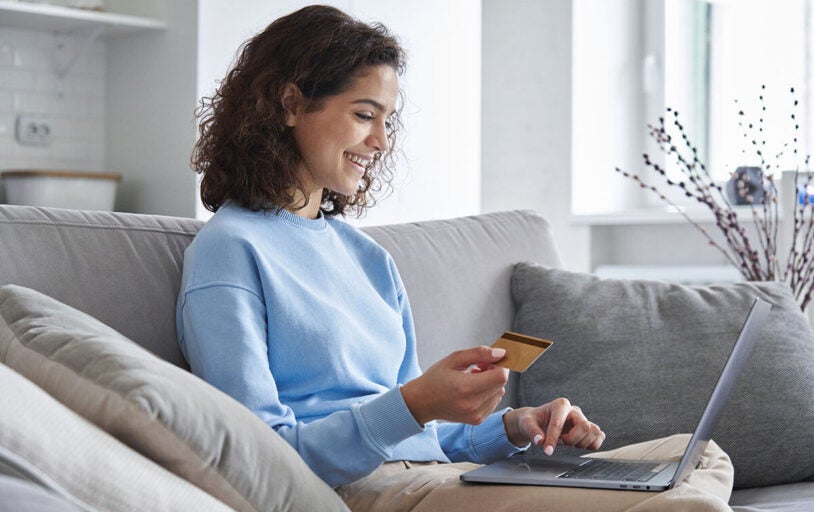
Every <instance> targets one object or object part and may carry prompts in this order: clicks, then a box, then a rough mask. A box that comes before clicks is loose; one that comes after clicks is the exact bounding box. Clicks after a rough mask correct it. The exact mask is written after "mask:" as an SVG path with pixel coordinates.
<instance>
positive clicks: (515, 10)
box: [482, 0, 590, 271]
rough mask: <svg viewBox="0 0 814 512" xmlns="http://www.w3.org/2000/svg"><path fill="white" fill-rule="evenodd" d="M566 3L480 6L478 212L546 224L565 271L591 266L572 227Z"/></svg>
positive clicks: (580, 234) (581, 232) (578, 229)
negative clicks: (531, 214)
mask: <svg viewBox="0 0 814 512" xmlns="http://www.w3.org/2000/svg"><path fill="white" fill-rule="evenodd" d="M571 9H572V3H571V1H570V0H549V1H546V2H540V1H538V0H522V1H521V0H513V1H505V0H484V2H483V194H482V198H483V199H482V200H483V210H484V211H496V210H510V209H519V208H528V209H532V210H535V211H537V212H539V213H540V214H541V215H543V216H544V217H545V218H546V219H548V221H549V222H550V223H551V225H552V228H553V231H554V239H555V240H556V242H557V246H558V248H559V250H560V253H561V256H562V259H563V262H564V264H565V266H566V267H567V268H569V269H571V270H577V271H585V270H588V269H589V266H590V261H589V260H590V258H589V256H590V246H589V242H590V239H589V229H588V228H587V227H586V226H584V225H582V226H580V225H574V224H573V223H572V222H571V168H572V151H571V144H572V139H571V132H572V130H571V123H572V115H571V102H572V92H571V84H572V78H571V71H572V69H571V54H572V30H571Z"/></svg>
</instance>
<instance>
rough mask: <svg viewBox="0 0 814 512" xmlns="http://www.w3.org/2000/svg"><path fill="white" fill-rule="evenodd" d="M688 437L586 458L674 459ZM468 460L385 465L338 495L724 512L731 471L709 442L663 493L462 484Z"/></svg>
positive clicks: (501, 506) (430, 511)
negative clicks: (693, 463)
mask: <svg viewBox="0 0 814 512" xmlns="http://www.w3.org/2000/svg"><path fill="white" fill-rule="evenodd" d="M688 441H689V436H688V435H686V434H680V435H676V436H671V437H667V438H664V439H657V440H654V441H648V442H645V443H638V444H634V445H630V446H626V447H623V448H618V449H616V450H612V451H606V452H601V453H596V454H593V456H599V457H607V458H619V459H643V460H646V459H653V460H678V459H680V458H681V455H682V454H683V453H684V448H685V447H686V446H687V442H688ZM476 467H478V466H477V465H476V464H471V463H454V464H439V463H434V462H431V463H427V462H423V463H421V462H419V463H414V462H388V463H386V464H384V465H383V466H382V467H380V468H379V469H377V470H376V471H374V472H373V473H371V474H370V475H368V476H366V477H365V478H362V479H360V480H358V481H356V482H353V483H351V484H347V485H343V486H340V487H338V488H337V492H338V493H339V495H340V496H341V497H342V499H343V500H345V503H347V504H348V506H349V507H350V509H351V510H352V511H354V512H363V511H364V512H367V511H381V512H385V511H386V512H398V511H407V510H410V511H415V512H447V511H456V510H462V511H464V510H465V511H467V512H477V511H488V512H499V511H512V512H524V511H557V512H568V511H575V512H577V511H578V512H586V511H597V512H600V511H601V512H606V511H621V510H625V511H630V512H644V511H651V510H652V511H670V512H672V511H691V512H703V511H713V510H715V511H727V510H731V509H730V508H729V506H728V505H727V502H728V501H729V496H730V494H731V491H732V481H733V474H734V471H733V469H732V464H731V462H730V460H729V456H728V455H727V454H726V453H724V452H723V450H721V449H720V448H719V447H718V445H717V444H715V443H714V442H712V443H710V445H709V447H708V449H707V451H706V453H705V454H704V457H703V460H702V461H701V465H700V466H699V467H698V469H696V470H695V471H693V473H692V474H691V475H690V476H689V478H687V479H686V480H685V481H684V482H683V483H682V484H681V485H679V486H677V487H675V488H674V489H670V490H668V491H664V492H658V493H655V492H643V491H621V490H619V491H616V490H601V489H570V488H565V487H542V486H530V485H493V484H472V483H464V482H462V481H461V480H460V479H459V478H458V476H459V475H460V474H461V473H463V472H465V471H469V470H470V469H474V468H476Z"/></svg>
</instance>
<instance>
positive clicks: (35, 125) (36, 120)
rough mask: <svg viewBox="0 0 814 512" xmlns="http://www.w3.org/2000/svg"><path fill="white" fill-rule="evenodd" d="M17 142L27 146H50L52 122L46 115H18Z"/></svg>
mask: <svg viewBox="0 0 814 512" xmlns="http://www.w3.org/2000/svg"><path fill="white" fill-rule="evenodd" d="M16 133H17V142H19V143H20V144H23V145H25V146H48V145H50V144H51V139H52V135H53V134H52V131H51V123H50V121H49V120H48V118H47V117H45V116H38V115H25V114H20V115H18V116H17V127H16Z"/></svg>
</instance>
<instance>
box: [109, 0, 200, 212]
mask: <svg viewBox="0 0 814 512" xmlns="http://www.w3.org/2000/svg"><path fill="white" fill-rule="evenodd" d="M131 3H132V4H136V5H141V3H136V2H131ZM197 4H198V3H197V1H196V0H172V1H169V2H166V5H164V7H165V8H166V11H165V12H164V13H163V14H164V15H165V16H166V18H165V19H166V22H167V29H166V30H163V31H158V32H149V33H142V34H136V35H132V36H125V37H121V38H116V39H112V40H110V41H109V42H108V47H107V69H108V75H107V91H108V95H107V107H106V110H107V138H106V141H107V150H108V158H107V161H108V166H109V168H110V169H111V170H113V171H116V172H120V173H122V174H123V175H124V177H125V178H124V180H123V181H122V183H121V185H120V193H119V209H121V210H122V211H134V212H140V213H158V214H164V215H178V216H185V217H191V216H193V215H194V212H195V194H194V190H195V175H194V174H193V172H192V171H191V170H190V166H189V157H190V150H191V148H192V145H193V143H194V141H195V125H194V120H193V110H194V109H195V98H196V95H195V93H196V89H195V85H196V82H195V77H196V66H197V62H196V41H197V24H196V23H195V20H197V16H198V9H197ZM150 5H151V4H150V3H149V2H145V3H144V4H143V5H141V6H142V7H144V8H146V7H149V6H150ZM156 7H160V5H159V4H156Z"/></svg>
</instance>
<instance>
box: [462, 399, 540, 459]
mask: <svg viewBox="0 0 814 512" xmlns="http://www.w3.org/2000/svg"><path fill="white" fill-rule="evenodd" d="M510 410H511V409H510V408H506V409H503V410H502V411H497V412H493V413H492V414H490V415H489V417H488V418H486V419H485V420H484V421H483V423H481V424H480V425H477V426H474V427H472V434H471V435H472V437H471V439H472V449H473V450H474V452H475V455H476V456H477V458H478V462H480V463H482V464H485V463H489V462H492V461H495V460H498V459H505V458H506V457H509V456H511V455H514V454H515V453H518V452H522V451H523V450H526V449H527V448H528V445H526V446H525V447H523V448H518V447H517V446H515V445H513V444H512V443H511V441H509V437H508V435H506V427H505V426H504V424H503V415H504V414H506V413H507V412H508V411H510Z"/></svg>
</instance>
